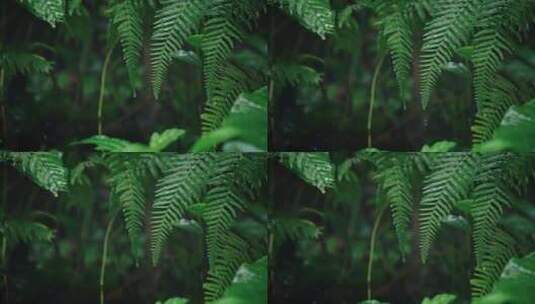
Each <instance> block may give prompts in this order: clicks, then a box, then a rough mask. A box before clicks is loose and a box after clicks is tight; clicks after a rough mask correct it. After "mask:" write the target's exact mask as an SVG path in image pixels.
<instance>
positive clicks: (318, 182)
mask: <svg viewBox="0 0 535 304" xmlns="http://www.w3.org/2000/svg"><path fill="white" fill-rule="evenodd" d="M277 155H278V156H279V159H280V162H281V163H282V164H283V165H284V166H286V167H287V168H288V169H290V170H291V171H293V172H294V173H295V174H297V175H298V176H299V177H301V178H302V179H303V180H304V181H305V182H307V183H309V184H311V185H312V186H314V187H316V188H318V190H320V191H321V192H325V191H326V189H327V188H332V187H333V186H334V167H333V165H332V164H331V161H330V159H329V153H327V152H291V153H290V152H280V153H277Z"/></svg>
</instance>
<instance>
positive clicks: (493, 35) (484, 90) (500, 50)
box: [471, 0, 535, 104]
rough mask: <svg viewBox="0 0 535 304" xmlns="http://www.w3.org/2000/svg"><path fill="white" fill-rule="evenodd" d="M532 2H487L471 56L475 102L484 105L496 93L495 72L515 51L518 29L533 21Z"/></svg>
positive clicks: (504, 0)
mask: <svg viewBox="0 0 535 304" xmlns="http://www.w3.org/2000/svg"><path fill="white" fill-rule="evenodd" d="M534 7H535V6H534V4H533V3H532V2H531V1H525V0H520V1H512V0H500V1H485V3H484V6H483V8H482V13H481V17H480V18H479V19H480V20H479V22H478V23H479V26H480V27H482V29H481V30H479V31H477V32H476V33H475V36H474V41H473V45H474V51H473V55H472V58H471V61H472V63H473V64H474V89H475V101H476V103H477V104H481V103H483V102H484V101H485V99H486V98H488V96H487V94H488V92H492V88H493V86H494V81H493V80H494V79H495V73H496V71H497V70H498V67H499V65H500V63H501V62H502V61H503V59H504V57H505V56H506V55H507V54H511V53H513V49H514V48H513V46H514V45H513V40H514V39H515V38H516V37H515V36H516V34H515V31H516V29H518V28H519V27H521V26H522V25H523V24H525V23H528V22H529V17H528V16H526V12H528V13H529V12H530V11H533V8H534Z"/></svg>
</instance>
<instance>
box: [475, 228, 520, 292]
mask: <svg viewBox="0 0 535 304" xmlns="http://www.w3.org/2000/svg"><path fill="white" fill-rule="evenodd" d="M491 234H492V239H491V240H490V242H489V243H488V244H487V250H485V252H484V253H483V256H482V258H481V262H480V263H478V265H477V266H476V269H475V271H474V274H473V277H472V279H471V280H470V284H471V285H472V297H474V298H479V297H481V296H483V295H485V294H487V293H488V292H489V291H491V289H492V287H493V285H494V283H495V282H496V280H497V279H498V278H499V277H500V274H501V273H502V270H503V268H504V267H505V265H506V264H507V262H508V261H509V259H510V258H511V257H513V256H515V254H516V250H515V240H514V239H513V238H512V237H511V236H510V235H509V234H507V233H506V232H504V231H502V230H501V229H498V228H496V229H495V230H494V231H492V232H491Z"/></svg>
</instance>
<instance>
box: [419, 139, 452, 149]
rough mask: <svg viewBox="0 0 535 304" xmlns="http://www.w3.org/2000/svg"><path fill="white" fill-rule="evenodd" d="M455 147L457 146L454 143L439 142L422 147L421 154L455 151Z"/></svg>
mask: <svg viewBox="0 0 535 304" xmlns="http://www.w3.org/2000/svg"><path fill="white" fill-rule="evenodd" d="M455 146H457V143H456V142H454V141H448V140H441V141H437V142H435V143H433V144H431V145H424V146H423V147H422V152H450V151H451V150H453V149H455Z"/></svg>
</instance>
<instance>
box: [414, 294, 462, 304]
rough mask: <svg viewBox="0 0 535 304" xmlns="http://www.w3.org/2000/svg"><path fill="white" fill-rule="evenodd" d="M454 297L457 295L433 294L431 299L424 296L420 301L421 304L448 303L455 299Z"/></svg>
mask: <svg viewBox="0 0 535 304" xmlns="http://www.w3.org/2000/svg"><path fill="white" fill-rule="evenodd" d="M456 298H457V297H456V296H455V295H452V294H448V293H443V294H439V295H436V296H434V297H433V298H432V299H429V298H425V299H424V300H423V301H422V304H449V303H452V302H453V301H455V299H456Z"/></svg>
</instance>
